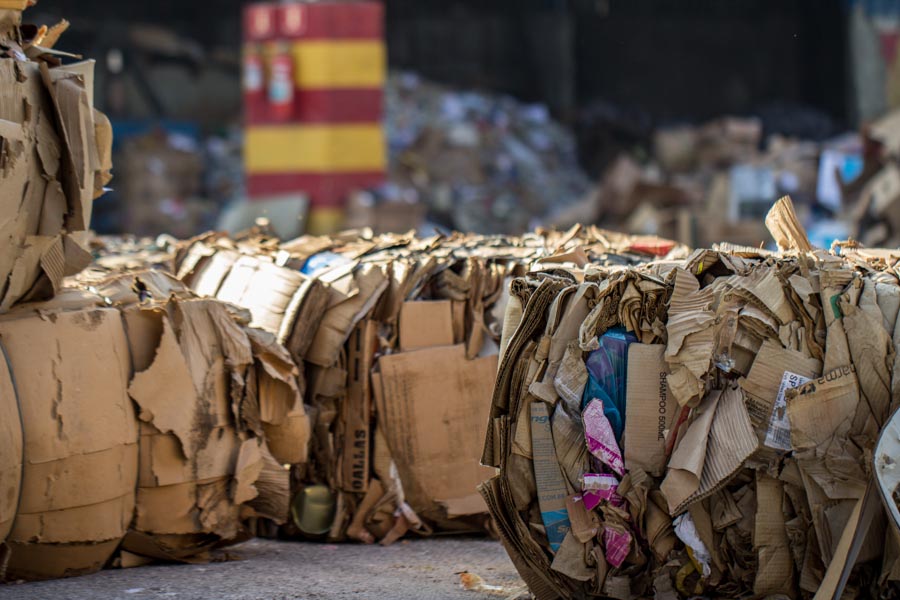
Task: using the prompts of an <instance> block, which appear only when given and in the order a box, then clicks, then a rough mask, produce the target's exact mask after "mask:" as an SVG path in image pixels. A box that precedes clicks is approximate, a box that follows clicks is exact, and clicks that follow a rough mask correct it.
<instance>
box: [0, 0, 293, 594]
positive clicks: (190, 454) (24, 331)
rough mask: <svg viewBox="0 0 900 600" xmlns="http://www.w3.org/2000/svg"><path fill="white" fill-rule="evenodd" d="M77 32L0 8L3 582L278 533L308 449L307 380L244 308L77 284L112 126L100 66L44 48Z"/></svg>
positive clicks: (112, 271)
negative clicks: (98, 90)
mask: <svg viewBox="0 0 900 600" xmlns="http://www.w3.org/2000/svg"><path fill="white" fill-rule="evenodd" d="M8 4H9V3H7V5H8ZM23 4H24V2H23ZM66 25H67V23H65V22H64V23H62V24H60V25H58V26H55V27H53V28H49V29H48V28H46V27H44V28H30V27H24V26H22V27H20V13H19V11H11V10H6V9H4V10H0V51H2V57H0V79H3V78H4V77H5V78H6V79H5V80H4V83H3V85H2V86H0V90H2V91H0V96H3V99H2V100H0V177H2V187H3V190H4V192H8V193H5V194H4V195H3V198H4V200H3V201H7V200H8V201H9V202H10V205H9V206H8V207H6V208H4V216H5V217H9V218H6V219H5V221H4V223H5V225H3V226H2V227H6V229H3V228H2V227H0V243H2V248H3V250H2V252H0V257H2V258H0V285H2V287H0V355H2V357H3V360H0V396H2V398H0V485H2V488H3V492H2V494H0V581H7V580H19V579H26V580H28V579H45V578H52V577H64V576H71V575H80V574H85V573H90V572H93V571H96V570H99V569H101V568H102V567H104V566H105V565H107V564H111V563H114V562H115V563H117V564H120V565H121V566H131V565H138V564H144V563H146V562H148V561H150V560H153V559H162V560H200V559H203V558H205V557H206V555H207V554H208V551H209V550H210V549H212V548H213V547H218V546H222V545H225V544H227V543H233V542H235V541H238V540H240V539H242V538H245V537H246V536H247V535H249V534H251V533H252V532H253V531H254V530H256V529H258V528H259V527H260V526H264V524H265V523H266V522H273V523H275V524H280V523H282V522H284V521H285V520H286V518H287V515H288V510H289V508H288V502H289V495H288V492H289V473H288V472H287V471H286V470H285V469H284V467H283V466H282V464H283V461H284V460H285V459H286V458H288V459H291V460H298V461H302V460H305V452H306V445H307V443H308V440H309V419H308V417H307V415H306V413H305V411H304V407H303V403H302V396H301V392H302V389H301V386H300V384H299V382H298V378H299V375H300V373H299V371H298V369H297V367H296V365H295V363H294V362H293V360H292V359H291V357H290V355H289V354H288V352H287V350H286V349H285V348H284V347H283V346H282V345H280V344H279V343H278V341H277V340H276V339H275V336H274V335H272V334H269V333H267V332H265V331H262V330H258V329H255V328H252V327H250V326H249V321H250V315H249V314H248V313H247V312H246V311H242V310H240V309H237V308H236V307H233V306H231V305H228V304H226V303H224V302H221V301H218V300H214V299H202V298H199V297H198V296H197V295H196V294H194V293H193V292H191V291H190V290H188V289H187V288H186V286H185V285H184V284H183V283H181V282H180V281H178V280H177V279H175V278H174V277H172V276H169V275H166V274H165V273H164V272H163V271H161V270H149V271H140V272H137V273H128V274H125V275H116V273H117V272H119V271H121V270H122V267H123V265H124V266H125V267H126V268H129V269H130V268H133V267H134V265H136V264H137V265H140V264H141V262H145V263H152V262H154V261H151V260H147V261H136V262H135V261H132V262H129V261H128V260H126V261H125V263H123V262H122V261H116V260H113V258H114V257H110V259H111V264H110V265H106V266H104V265H102V264H100V265H96V266H95V267H93V268H91V269H90V270H89V271H87V272H85V273H83V274H80V275H79V271H81V270H82V269H83V268H84V267H86V266H87V265H88V264H89V263H90V261H91V254H90V252H89V251H88V250H87V244H86V243H85V242H86V238H85V237H84V236H85V234H86V231H85V230H86V229H87V228H88V226H89V221H90V213H91V202H92V200H93V199H94V197H95V196H96V195H97V194H98V193H99V192H100V191H102V186H103V185H104V184H105V183H106V181H107V180H108V178H109V171H108V169H109V158H108V156H109V127H108V123H107V122H106V121H105V119H104V118H103V117H102V115H100V114H99V113H97V112H96V111H94V110H93V109H92V100H91V81H90V79H91V68H92V63H90V62H88V63H79V64H76V65H66V66H62V65H60V64H59V59H58V56H60V55H61V53H59V52H57V51H54V50H51V48H52V46H53V45H54V43H55V42H56V39H57V38H58V37H59V35H60V34H61V33H62V31H63V30H64V29H65V27H66ZM4 94H5V95H4ZM157 256H159V255H157ZM4 261H5V263H4ZM70 275H71V276H74V277H69V278H66V276H70ZM285 429H288V430H289V432H290V435H287V436H286V435H285V433H284V430H285ZM304 431H305V432H306V433H305V437H304ZM269 434H271V436H272V439H273V440H274V442H275V443H273V447H272V449H271V450H270V449H269V446H268V444H267V443H266V436H267V435H269ZM279 436H280V437H279ZM285 437H287V438H288V439H287V440H284V439H282V438H285Z"/></svg>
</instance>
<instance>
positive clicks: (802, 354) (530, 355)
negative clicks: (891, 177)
mask: <svg viewBox="0 0 900 600" xmlns="http://www.w3.org/2000/svg"><path fill="white" fill-rule="evenodd" d="M766 221H767V224H768V226H769V229H770V232H771V233H772V235H773V237H774V238H775V239H776V240H777V241H778V244H779V246H780V248H781V249H782V250H781V251H780V252H777V253H775V252H769V251H765V250H761V249H755V248H747V247H738V246H734V245H728V244H725V245H722V246H719V247H717V248H715V249H713V250H697V251H695V252H694V253H693V254H692V255H690V256H688V257H686V258H684V259H679V260H673V261H656V262H653V263H648V264H645V265H639V266H626V267H624V268H621V269H606V270H604V269H596V268H593V267H588V268H585V269H583V270H581V271H569V273H568V274H566V273H563V272H561V270H558V269H557V270H553V271H546V272H532V273H530V274H529V275H528V276H527V277H526V278H520V279H514V280H513V282H512V285H511V288H510V294H511V296H512V298H515V299H516V300H517V302H518V305H519V306H521V307H523V309H522V311H521V312H520V313H519V314H513V315H512V316H511V317H510V319H511V320H512V321H513V323H510V325H512V326H513V327H511V328H512V329H513V331H512V333H511V334H509V337H508V342H507V343H506V344H505V349H504V352H503V355H502V356H501V359H500V367H499V369H498V374H497V382H496V385H495V388H494V397H493V402H492V408H491V419H490V422H489V427H488V433H487V435H486V437H485V440H486V441H485V451H484V453H483V461H484V462H485V463H487V464H492V465H495V466H498V467H499V469H500V473H499V475H498V476H497V477H495V478H494V479H491V480H490V481H488V482H486V483H484V484H483V485H482V486H481V487H480V490H481V492H482V495H483V497H484V499H485V501H486V502H487V505H488V507H489V510H490V513H491V515H492V516H493V518H494V521H495V523H496V525H497V529H498V531H499V533H500V537H501V540H502V541H503V543H504V546H505V547H506V549H507V551H508V553H509V554H510V557H511V558H512V560H513V563H514V564H515V565H516V568H517V569H518V570H519V572H520V574H521V575H522V577H523V579H524V580H525V581H526V582H527V584H528V586H529V588H530V589H531V591H532V593H533V594H534V595H535V596H536V597H538V598H548V599H549V598H560V597H561V598H584V597H596V596H597V595H599V594H601V593H602V594H603V595H605V596H611V597H616V598H636V597H640V598H645V597H656V598H675V597H693V596H699V595H703V596H707V597H729V598H734V597H751V596H752V597H775V596H778V597H788V598H800V597H811V596H812V594H816V598H841V597H851V596H853V597H869V596H873V597H874V596H876V595H878V593H880V592H881V590H883V589H885V587H884V586H885V585H894V584H893V583H888V582H892V581H893V580H894V579H896V575H895V570H896V566H895V565H896V558H895V550H893V549H892V544H893V541H892V540H895V538H896V532H897V530H896V529H892V530H890V531H887V532H885V530H884V528H883V527H881V525H880V524H881V523H882V522H883V508H882V507H880V506H879V505H878V503H877V501H875V500H873V496H874V494H875V487H874V485H873V483H872V482H871V480H870V475H869V468H870V467H869V463H870V461H871V460H872V456H873V454H875V455H876V456H877V454H878V453H877V452H875V443H876V441H877V439H878V433H879V431H881V430H882V428H883V427H884V425H885V423H886V421H887V420H888V418H889V417H888V415H889V414H890V412H891V410H892V409H895V408H896V403H895V402H892V401H891V400H890V398H891V397H892V391H893V390H896V389H897V388H896V387H895V386H896V383H897V381H896V380H897V376H896V372H897V371H896V365H897V364H900V363H898V362H897V348H898V346H897V342H896V340H897V339H898V334H897V327H896V323H897V317H898V311H900V305H898V303H897V301H896V298H897V297H898V295H900V286H898V283H897V279H896V275H895V273H894V264H895V263H896V260H895V259H894V258H893V256H892V253H891V252H882V251H872V250H862V249H855V248H852V247H849V248H847V250H846V251H842V252H841V253H840V254H838V253H831V252H826V251H822V250H817V249H815V248H814V247H813V246H812V244H811V242H810V241H809V238H808V237H807V235H806V233H805V231H803V228H802V227H801V225H800V222H799V220H798V219H797V217H796V215H795V214H794V211H793V208H792V204H791V202H790V200H789V199H783V200H781V201H779V202H778V203H776V205H775V206H774V207H773V209H772V211H771V212H770V214H769V216H768V218H767V219H766ZM568 275H571V278H570V277H569V276H568ZM582 280H584V281H585V283H583V284H581V285H582V286H585V285H593V286H595V288H594V289H595V293H594V294H593V295H592V296H591V302H590V306H591V307H592V308H591V310H590V312H589V313H588V314H587V315H586V316H584V315H583V314H582V315H580V320H581V321H582V322H581V324H580V328H579V331H578V332H577V333H574V332H569V333H567V334H564V335H562V336H559V335H558V333H559V331H561V330H563V331H565V330H568V329H569V328H568V327H567V326H564V325H563V324H564V323H566V319H567V317H566V316H567V315H570V314H572V309H570V308H566V307H572V306H573V305H574V301H573V300H571V299H572V298H574V297H575V291H574V290H575V289H576V288H577V286H578V284H577V282H578V281H582ZM620 326H625V328H626V330H627V331H628V332H630V333H631V334H633V335H634V336H635V338H637V339H638V340H640V343H633V344H631V346H630V348H629V350H628V351H627V354H628V363H627V371H628V377H627V381H626V389H625V393H626V406H625V410H626V420H625V424H624V433H623V434H622V435H621V436H619V435H618V433H617V432H616V431H615V430H614V428H613V421H614V419H613V417H614V415H613V417H608V416H607V412H606V404H607V403H612V402H613V401H614V400H615V399H616V398H615V396H614V392H616V391H617V390H618V387H617V384H616V382H615V381H600V380H598V381H597V384H596V385H595V383H594V382H591V381H589V377H588V376H587V375H586V374H585V370H586V369H588V368H589V367H590V366H591V365H590V361H591V360H594V359H595V357H599V358H600V359H601V360H602V361H603V363H602V364H603V365H605V367H604V368H605V369H606V371H607V372H612V371H613V370H614V369H616V368H617V367H622V366H625V365H623V363H622V361H623V360H624V358H625V352H624V351H616V350H615V349H614V348H612V347H607V346H605V345H604V344H603V338H604V337H606V336H608V335H609V332H610V330H611V329H612V328H617V327H620ZM505 328H507V327H506V326H505ZM554 344H557V345H560V344H561V346H564V347H565V348H566V350H565V354H564V357H563V360H562V364H561V365H560V366H559V368H558V373H557V376H556V377H555V379H553V380H552V384H553V385H552V386H548V385H547V382H548V377H549V378H551V379H552V377H551V376H549V375H548V373H549V372H551V371H552V368H553V360H552V357H553V355H554ZM598 353H599V354H598ZM586 358H587V361H586ZM590 376H591V377H595V378H596V374H595V373H594V372H590ZM585 380H588V385H586V384H585ZM551 409H552V410H551ZM887 432H888V433H887V435H890V432H891V429H890V427H888V429H887ZM585 443H586V445H587V450H588V452H589V453H590V455H591V456H590V457H588V458H587V459H585V457H584V456H583V452H584V448H585ZM577 450H580V451H581V452H578V451H577ZM622 450H624V453H623V452H622ZM623 454H624V464H623V462H622V458H623ZM879 460H880V461H881V462H880V463H879V462H878V461H879ZM895 462H896V461H895V460H893V459H891V458H890V457H887V458H885V457H884V456H882V457H880V458H877V459H876V463H875V464H876V471H877V469H879V468H881V469H882V470H883V471H884V472H887V471H889V470H890V469H891V468H893V467H892V466H891V465H893V464H895ZM881 477H882V479H883V478H884V475H883V472H882V474H881ZM894 495H895V496H896V494H894ZM884 496H885V498H884V500H885V502H886V505H887V506H888V507H889V509H890V511H891V512H892V514H893V515H894V516H896V506H895V504H896V502H895V500H896V498H893V497H891V491H890V486H888V493H887V494H884ZM886 542H887V545H886ZM879 570H880V571H881V573H882V576H881V579H880V580H878V581H877V582H876V581H873V579H872V578H871V577H870V576H869V575H868V573H870V572H876V573H877V572H878V571H879Z"/></svg>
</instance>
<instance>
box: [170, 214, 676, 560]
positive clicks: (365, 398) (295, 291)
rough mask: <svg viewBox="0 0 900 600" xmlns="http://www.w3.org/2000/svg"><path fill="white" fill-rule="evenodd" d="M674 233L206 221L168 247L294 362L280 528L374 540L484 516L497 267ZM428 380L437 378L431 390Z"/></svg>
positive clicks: (198, 283)
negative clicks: (295, 393)
mask: <svg viewBox="0 0 900 600" xmlns="http://www.w3.org/2000/svg"><path fill="white" fill-rule="evenodd" d="M673 248H674V245H673V244H672V243H671V242H665V241H662V240H658V239H655V238H649V239H648V238H641V239H635V238H630V237H628V236H620V235H616V234H612V233H610V232H601V231H597V230H592V229H589V230H583V231H582V230H581V229H578V228H576V229H573V230H571V231H569V232H566V233H564V234H561V233H554V232H542V233H541V234H540V235H538V234H531V235H528V236H524V237H522V238H501V237H494V238H492V237H482V236H466V235H460V234H455V235H452V236H449V237H434V238H429V239H418V238H416V237H414V236H412V235H387V236H381V237H374V236H372V235H371V233H360V232H348V233H346V234H343V235H339V236H335V237H310V236H306V237H302V238H298V239H296V240H292V241H290V242H285V243H281V244H279V243H277V241H275V240H272V239H269V238H266V237H264V236H258V237H255V238H246V239H240V240H230V239H227V238H224V237H222V236H218V235H216V236H208V237H206V238H203V239H199V240H194V241H193V242H192V243H191V244H189V245H188V246H187V247H186V248H184V249H183V250H182V251H180V252H179V253H178V256H177V260H176V263H177V272H178V275H179V277H181V278H182V279H183V280H184V281H185V282H186V283H188V284H189V285H190V286H191V287H192V288H193V289H195V290H196V291H198V292H199V293H201V294H206V295H210V296H215V297H216V298H218V299H221V300H227V301H230V302H233V303H235V304H238V305H241V306H244V307H246V308H247V309H248V310H249V311H250V313H251V315H252V318H251V323H252V324H254V325H258V326H259V327H261V328H263V329H266V330H268V331H270V332H271V333H273V334H276V335H277V336H278V338H279V340H282V341H285V342H286V344H287V346H288V348H289V350H290V352H291V355H292V356H293V358H294V359H295V360H296V361H297V362H298V364H300V365H303V367H304V371H305V398H306V401H307V403H308V404H309V405H310V409H311V414H314V421H313V424H312V432H311V436H312V440H311V448H310V455H309V458H308V460H303V461H293V460H292V461H289V462H290V464H293V465H294V468H293V484H294V485H293V493H294V500H293V505H292V510H293V512H292V514H293V517H294V528H293V533H299V534H303V535H305V536H307V537H309V536H312V537H319V538H328V539H332V540H340V539H345V538H350V539H356V540H359V541H364V542H370V543H371V542H374V541H375V540H381V541H382V542H384V543H388V542H390V541H393V540H395V539H397V538H398V537H400V536H401V535H403V534H404V533H405V532H406V531H407V530H408V529H415V530H417V531H419V532H421V533H429V532H431V531H433V530H441V531H473V530H481V529H483V528H484V527H485V526H486V525H487V523H488V519H487V514H486V507H485V505H484V503H483V502H482V501H481V499H480V498H479V497H478V495H477V493H476V492H475V486H476V485H477V484H478V483H479V482H481V481H483V480H484V479H485V478H486V477H489V476H490V475H491V474H492V471H491V470H489V469H484V468H483V467H481V466H480V465H479V464H478V458H479V455H480V446H481V441H480V440H481V438H482V436H483V434H484V429H483V428H484V424H485V422H486V419H487V413H486V409H487V407H488V400H489V398H490V388H491V385H492V383H493V377H494V372H495V371H496V365H497V354H498V350H499V347H500V344H501V343H502V340H501V338H502V333H503V332H502V328H501V325H502V320H503V314H504V312H505V310H506V304H507V300H508V298H509V295H508V294H507V293H506V291H505V290H506V288H507V284H508V282H509V281H510V280H511V279H512V278H513V277H514V276H518V275H522V274H524V273H525V272H526V271H527V269H528V267H529V266H530V265H531V264H532V263H534V262H535V261H537V260H539V259H542V258H547V257H548V256H549V255H550V254H555V255H556V256H555V258H552V259H549V262H548V266H550V265H551V264H553V263H561V262H566V261H572V262H575V263H577V264H582V265H583V264H586V263H587V262H589V261H591V260H595V261H599V262H604V263H606V264H619V265H628V264H633V263H635V262H638V261H640V260H644V259H647V258H648V257H652V256H655V255H660V254H665V253H667V252H669V251H672V250H673ZM434 389H443V390H444V392H445V396H446V399H445V400H444V401H442V402H441V403H436V402H433V401H432V396H433V391H434ZM446 422H453V423H454V428H453V429H452V430H449V429H447V428H446V427H445V426H444V423H446ZM267 433H268V434H269V435H270V436H271V435H272V432H271V431H270V430H267ZM282 439H283V438H282ZM289 531H290V528H289Z"/></svg>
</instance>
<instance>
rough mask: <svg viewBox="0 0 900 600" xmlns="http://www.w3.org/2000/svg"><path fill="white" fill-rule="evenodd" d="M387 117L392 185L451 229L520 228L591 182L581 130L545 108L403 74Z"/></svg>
mask: <svg viewBox="0 0 900 600" xmlns="http://www.w3.org/2000/svg"><path fill="white" fill-rule="evenodd" d="M385 122H386V123H385V125H386V128H387V137H388V146H389V155H390V168H389V180H390V182H391V184H392V185H394V186H399V187H401V188H404V189H408V190H411V191H413V192H414V194H415V197H416V198H417V200H418V201H419V202H421V203H422V204H424V205H425V206H426V207H427V209H428V219H429V220H430V221H431V222H433V223H434V224H437V225H440V226H442V227H444V228H446V229H455V230H459V231H471V232H474V233H513V234H520V233H522V232H524V231H528V230H529V229H531V228H532V227H533V226H534V225H535V224H536V223H539V222H541V221H542V220H545V219H547V218H549V217H551V216H552V215H553V214H555V213H556V212H558V211H559V210H560V209H561V208H565V207H567V206H569V205H572V204H574V203H576V202H578V201H579V200H581V199H582V198H583V197H584V196H585V194H587V193H588V192H589V191H590V189H591V182H590V180H589V179H588V178H587V176H586V175H585V174H584V173H583V172H582V170H581V168H580V167H579V165H578V159H577V153H576V146H575V140H574V137H573V136H572V134H571V133H570V132H569V131H568V130H567V129H566V128H565V127H563V126H562V125H560V124H559V123H557V122H555V121H554V120H553V119H552V118H551V116H550V115H549V113H548V111H547V109H546V108H545V107H544V106H542V105H538V104H525V103H522V102H519V101H517V100H514V99H513V98H510V97H508V96H500V95H495V94H488V93H481V92H475V91H458V90H452V89H449V88H446V87H444V86H441V85H438V84H435V83H430V82H427V81H424V80H422V79H420V78H419V77H417V76H416V75H414V74H411V73H405V72H395V73H392V74H391V75H390V77H389V78H388V81H387V85H386V89H385ZM400 196H401V197H403V198H404V199H403V200H399V201H400V202H404V201H405V202H409V196H408V194H406V193H403V194H400ZM392 201H393V202H397V201H398V200H392V199H391V198H387V199H386V200H385V203H390V202H392Z"/></svg>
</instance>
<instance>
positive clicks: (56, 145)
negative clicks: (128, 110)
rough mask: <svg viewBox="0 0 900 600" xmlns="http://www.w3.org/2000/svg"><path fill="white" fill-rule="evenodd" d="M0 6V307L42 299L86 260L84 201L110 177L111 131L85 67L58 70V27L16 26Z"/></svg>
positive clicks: (15, 18)
mask: <svg viewBox="0 0 900 600" xmlns="http://www.w3.org/2000/svg"><path fill="white" fill-rule="evenodd" d="M20 20H21V12H19V11H15V10H9V9H0V185H2V188H3V194H2V197H0V213H2V214H3V215H4V219H3V222H2V224H0V311H6V310H8V309H9V308H10V307H11V306H12V305H13V304H15V303H16V302H22V301H33V300H44V299H46V298H49V297H50V296H52V295H53V293H54V292H55V291H56V290H57V289H58V288H59V286H60V283H61V282H62V279H63V277H65V276H66V275H71V274H73V273H77V272H78V271H80V270H81V269H83V268H84V267H85V266H87V265H88V264H89V263H90V261H91V255H90V252H89V251H88V250H87V249H86V235H87V229H88V228H89V226H90V219H91V205H92V202H93V200H94V199H95V198H96V197H98V196H99V195H100V194H102V193H103V188H104V186H105V185H106V183H107V182H108V181H109V179H110V174H109V171H110V168H111V163H110V151H111V145H112V133H111V128H110V124H109V121H108V120H107V119H106V117H105V116H104V115H103V114H101V113H100V112H99V111H97V110H95V109H94V108H93V72H94V63H93V61H84V62H78V63H74V64H66V65H63V64H60V61H59V58H58V56H59V55H61V54H63V53H60V52H58V51H56V50H53V46H54V44H55V43H56V41H57V40H58V38H59V36H60V34H61V33H62V32H63V31H65V29H66V27H67V26H68V23H67V22H65V21H63V22H62V23H60V24H58V25H55V26H53V27H51V28H47V27H43V28H40V29H37V28H30V29H28V28H22V29H20V28H19V23H20Z"/></svg>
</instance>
